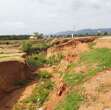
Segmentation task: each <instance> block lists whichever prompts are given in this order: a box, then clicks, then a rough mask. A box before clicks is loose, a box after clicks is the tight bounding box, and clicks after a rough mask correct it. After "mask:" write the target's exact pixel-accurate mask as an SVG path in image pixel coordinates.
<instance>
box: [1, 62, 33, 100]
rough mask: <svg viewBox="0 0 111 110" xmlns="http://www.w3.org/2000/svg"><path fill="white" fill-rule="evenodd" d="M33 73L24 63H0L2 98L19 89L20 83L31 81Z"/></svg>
mask: <svg viewBox="0 0 111 110" xmlns="http://www.w3.org/2000/svg"><path fill="white" fill-rule="evenodd" d="M31 73H32V72H31V70H30V69H29V67H28V66H27V65H26V64H25V63H24V62H19V61H5V62H0V93H1V94H0V98H1V97H2V96H3V95H4V94H6V93H8V92H11V91H12V90H14V89H16V88H18V86H17V85H19V81H21V82H22V81H25V80H28V79H31V76H32V74H31ZM2 93H3V94H2Z"/></svg>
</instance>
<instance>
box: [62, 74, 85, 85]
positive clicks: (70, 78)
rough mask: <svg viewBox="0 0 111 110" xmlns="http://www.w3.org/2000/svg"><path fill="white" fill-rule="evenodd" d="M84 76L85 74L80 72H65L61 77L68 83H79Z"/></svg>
mask: <svg viewBox="0 0 111 110" xmlns="http://www.w3.org/2000/svg"><path fill="white" fill-rule="evenodd" d="M84 78H85V75H84V74H82V73H65V74H64V75H63V79H64V81H65V82H66V84H68V85H73V86H74V85H76V84H79V83H81V82H82V81H83V80H84Z"/></svg>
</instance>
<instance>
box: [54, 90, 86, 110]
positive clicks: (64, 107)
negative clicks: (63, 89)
mask: <svg viewBox="0 0 111 110" xmlns="http://www.w3.org/2000/svg"><path fill="white" fill-rule="evenodd" d="M83 100H84V98H83V96H81V95H80V94H78V93H74V92H72V91H71V92H70V93H69V94H68V95H67V96H66V97H65V98H64V99H63V101H62V102H60V103H59V104H58V105H57V107H56V108H55V110H78V109H79V106H80V104H81V103H82V101H83Z"/></svg>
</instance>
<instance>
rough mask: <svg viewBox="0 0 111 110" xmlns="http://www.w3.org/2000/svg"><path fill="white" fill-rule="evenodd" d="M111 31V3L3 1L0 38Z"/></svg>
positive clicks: (0, 1) (97, 0) (0, 0)
mask: <svg viewBox="0 0 111 110" xmlns="http://www.w3.org/2000/svg"><path fill="white" fill-rule="evenodd" d="M109 27H111V0H0V34H25V33H27V34H29V33H30V34H31V33H33V32H41V33H44V34H50V33H55V32H59V31H67V30H78V29H84V28H109Z"/></svg>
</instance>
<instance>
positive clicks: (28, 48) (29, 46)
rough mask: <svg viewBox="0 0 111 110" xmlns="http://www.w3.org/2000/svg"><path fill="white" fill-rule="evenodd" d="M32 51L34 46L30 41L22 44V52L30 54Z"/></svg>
mask: <svg viewBox="0 0 111 110" xmlns="http://www.w3.org/2000/svg"><path fill="white" fill-rule="evenodd" d="M31 49H32V44H31V42H29V41H24V42H23V43H22V50H23V51H24V52H27V53H29V52H30V51H31Z"/></svg>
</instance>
